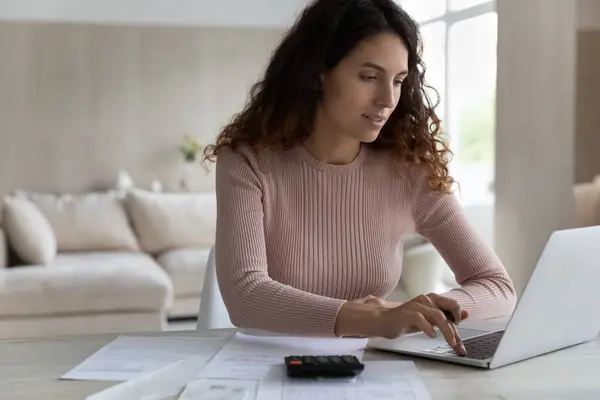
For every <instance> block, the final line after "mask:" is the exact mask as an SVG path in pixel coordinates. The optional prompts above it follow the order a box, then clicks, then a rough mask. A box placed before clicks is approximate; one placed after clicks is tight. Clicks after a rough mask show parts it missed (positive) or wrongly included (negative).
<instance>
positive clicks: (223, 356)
mask: <svg viewBox="0 0 600 400" xmlns="http://www.w3.org/2000/svg"><path fill="white" fill-rule="evenodd" d="M367 341H368V339H341V338H340V339H322V338H304V337H282V336H275V337H267V336H250V335H245V334H241V333H238V334H236V335H235V336H234V337H233V338H232V339H231V340H230V341H229V342H227V344H226V345H225V346H223V348H222V349H221V351H219V352H218V353H217V354H216V355H215V356H214V358H213V359H212V360H211V361H210V362H209V363H208V364H207V365H206V367H205V368H204V369H203V370H202V372H201V373H200V374H199V377H200V378H213V379H250V380H252V379H257V380H259V379H267V378H273V377H278V376H281V372H282V371H283V368H284V357H286V356H289V355H311V354H312V355H319V354H327V355H340V354H350V355H354V356H356V357H357V358H358V359H362V357H363V354H364V348H365V346H366V344H367Z"/></svg>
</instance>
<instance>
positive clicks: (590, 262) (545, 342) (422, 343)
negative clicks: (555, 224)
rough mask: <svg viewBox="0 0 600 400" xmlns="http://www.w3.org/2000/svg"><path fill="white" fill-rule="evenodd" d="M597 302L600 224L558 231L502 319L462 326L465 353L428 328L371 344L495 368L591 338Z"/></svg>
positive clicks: (597, 327)
mask: <svg viewBox="0 0 600 400" xmlns="http://www.w3.org/2000/svg"><path fill="white" fill-rule="evenodd" d="M599 306H600V226H595V227H589V228H578V229H568V230H561V231H555V232H554V233H552V235H551V236H550V238H549V239H548V242H547V243H546V245H545V247H544V249H543V251H542V254H541V256H540V258H539V260H538V263H537V265H536V267H535V269H534V271H533V273H532V275H531V277H530V279H529V281H528V283H527V286H526V287H525V290H524V291H523V294H522V296H521V298H520V299H519V301H518V303H517V306H516V308H515V310H514V312H513V313H512V316H511V317H510V318H509V319H508V318H507V319H506V320H505V323H504V324H500V325H499V324H498V323H497V322H489V323H488V322H486V321H472V322H469V321H468V319H467V320H465V321H464V323H461V324H460V325H459V328H458V330H459V333H460V335H461V338H462V339H463V342H464V344H465V347H466V349H467V353H468V354H467V356H464V357H463V356H459V355H457V354H456V353H455V352H454V350H453V349H452V348H451V347H450V346H448V345H447V343H446V342H445V341H444V339H443V336H442V335H438V337H439V339H438V338H436V339H432V338H430V337H428V336H427V335H425V334H424V333H417V334H412V335H405V336H403V337H400V338H397V339H393V340H389V339H382V338H373V339H370V340H369V343H368V347H369V348H373V349H379V350H385V351H392V352H397V353H402V354H407V355H414V356H419V357H426V358H431V359H436V360H441V361H447V362H452V363H459V364H466V365H471V366H474V367H481V368H488V369H493V368H498V367H502V366H505V365H508V364H512V363H515V362H518V361H522V360H526V359H529V358H533V357H536V356H539V355H542V354H545V353H549V352H552V351H556V350H560V349H564V348H566V347H569V346H574V345H577V344H581V343H585V342H588V341H590V340H593V339H594V338H596V336H597V335H598V332H599V331H600V312H599V311H598V307H599Z"/></svg>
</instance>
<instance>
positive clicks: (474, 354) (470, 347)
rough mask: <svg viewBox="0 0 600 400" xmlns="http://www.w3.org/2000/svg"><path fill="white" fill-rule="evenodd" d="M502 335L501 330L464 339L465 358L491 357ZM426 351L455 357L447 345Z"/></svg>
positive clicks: (481, 358) (482, 358)
mask: <svg viewBox="0 0 600 400" xmlns="http://www.w3.org/2000/svg"><path fill="white" fill-rule="evenodd" d="M503 334H504V331H503V330H502V331H497V332H491V333H487V334H485V335H481V336H476V337H473V338H469V339H465V340H464V341H463V344H464V345H465V349H467V355H466V358H472V359H475V360H485V359H486V358H490V357H492V356H493V355H494V352H495V351H496V348H497V347H498V343H500V339H502V335H503ZM428 351H429V352H432V353H438V354H452V355H456V352H455V351H454V349H453V348H452V347H450V346H449V345H444V346H438V347H435V348H433V349H430V350H428Z"/></svg>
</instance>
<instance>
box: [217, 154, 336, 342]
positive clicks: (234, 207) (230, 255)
mask: <svg viewBox="0 0 600 400" xmlns="http://www.w3.org/2000/svg"><path fill="white" fill-rule="evenodd" d="M260 173H261V171H260V170H258V169H257V168H256V166H254V165H251V163H250V162H249V160H248V158H247V157H246V156H245V155H244V154H241V153H239V152H236V151H232V150H229V149H228V150H226V151H224V152H223V153H221V154H219V156H218V159H217V164H216V196H217V230H216V241H215V257H216V258H215V259H216V264H217V279H218V283H219V288H220V290H221V293H222V296H223V300H224V303H225V305H226V307H227V310H228V312H229V316H230V319H231V321H232V322H233V324H234V325H236V326H237V327H241V328H254V329H261V330H267V331H271V332H278V333H283V334H293V335H307V336H325V337H333V336H334V326H335V320H336V317H337V314H338V311H339V309H340V308H341V306H342V305H343V303H344V302H345V300H340V299H333V298H329V297H324V296H319V295H316V294H312V293H308V292H305V291H302V290H298V289H295V288H293V287H291V286H289V285H285V284H282V283H280V282H277V281H275V280H273V279H272V278H271V277H270V276H269V274H268V267H269V266H268V265H267V252H266V243H265V229H264V208H263V198H264V196H263V185H262V182H261V179H260V176H259V175H260ZM281 251H285V249H281ZM278 267H280V268H281V267H285V266H278Z"/></svg>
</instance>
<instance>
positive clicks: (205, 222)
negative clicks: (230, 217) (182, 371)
mask: <svg viewBox="0 0 600 400" xmlns="http://www.w3.org/2000/svg"><path fill="white" fill-rule="evenodd" d="M2 206H3V209H2V212H1V213H0V215H2V219H1V220H0V226H1V229H0V338H14V337H39V336H49V335H65V334H81V333H104V332H139V331H148V330H160V329H162V328H164V327H165V325H166V320H167V318H168V317H181V316H196V315H197V313H198V309H199V304H200V294H201V291H202V285H203V277H204V269H205V266H206V261H207V259H208V254H209V251H210V247H211V246H212V244H213V238H214V228H215V220H216V218H215V216H216V204H215V201H214V194H213V193H208V194H184V193H169V194H166V193H153V192H147V191H143V190H133V191H131V192H128V193H118V192H113V191H111V192H94V193H85V194H57V195H54V194H39V193H25V192H16V193H14V194H11V195H10V196H5V197H4V198H3V201H2Z"/></svg>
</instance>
